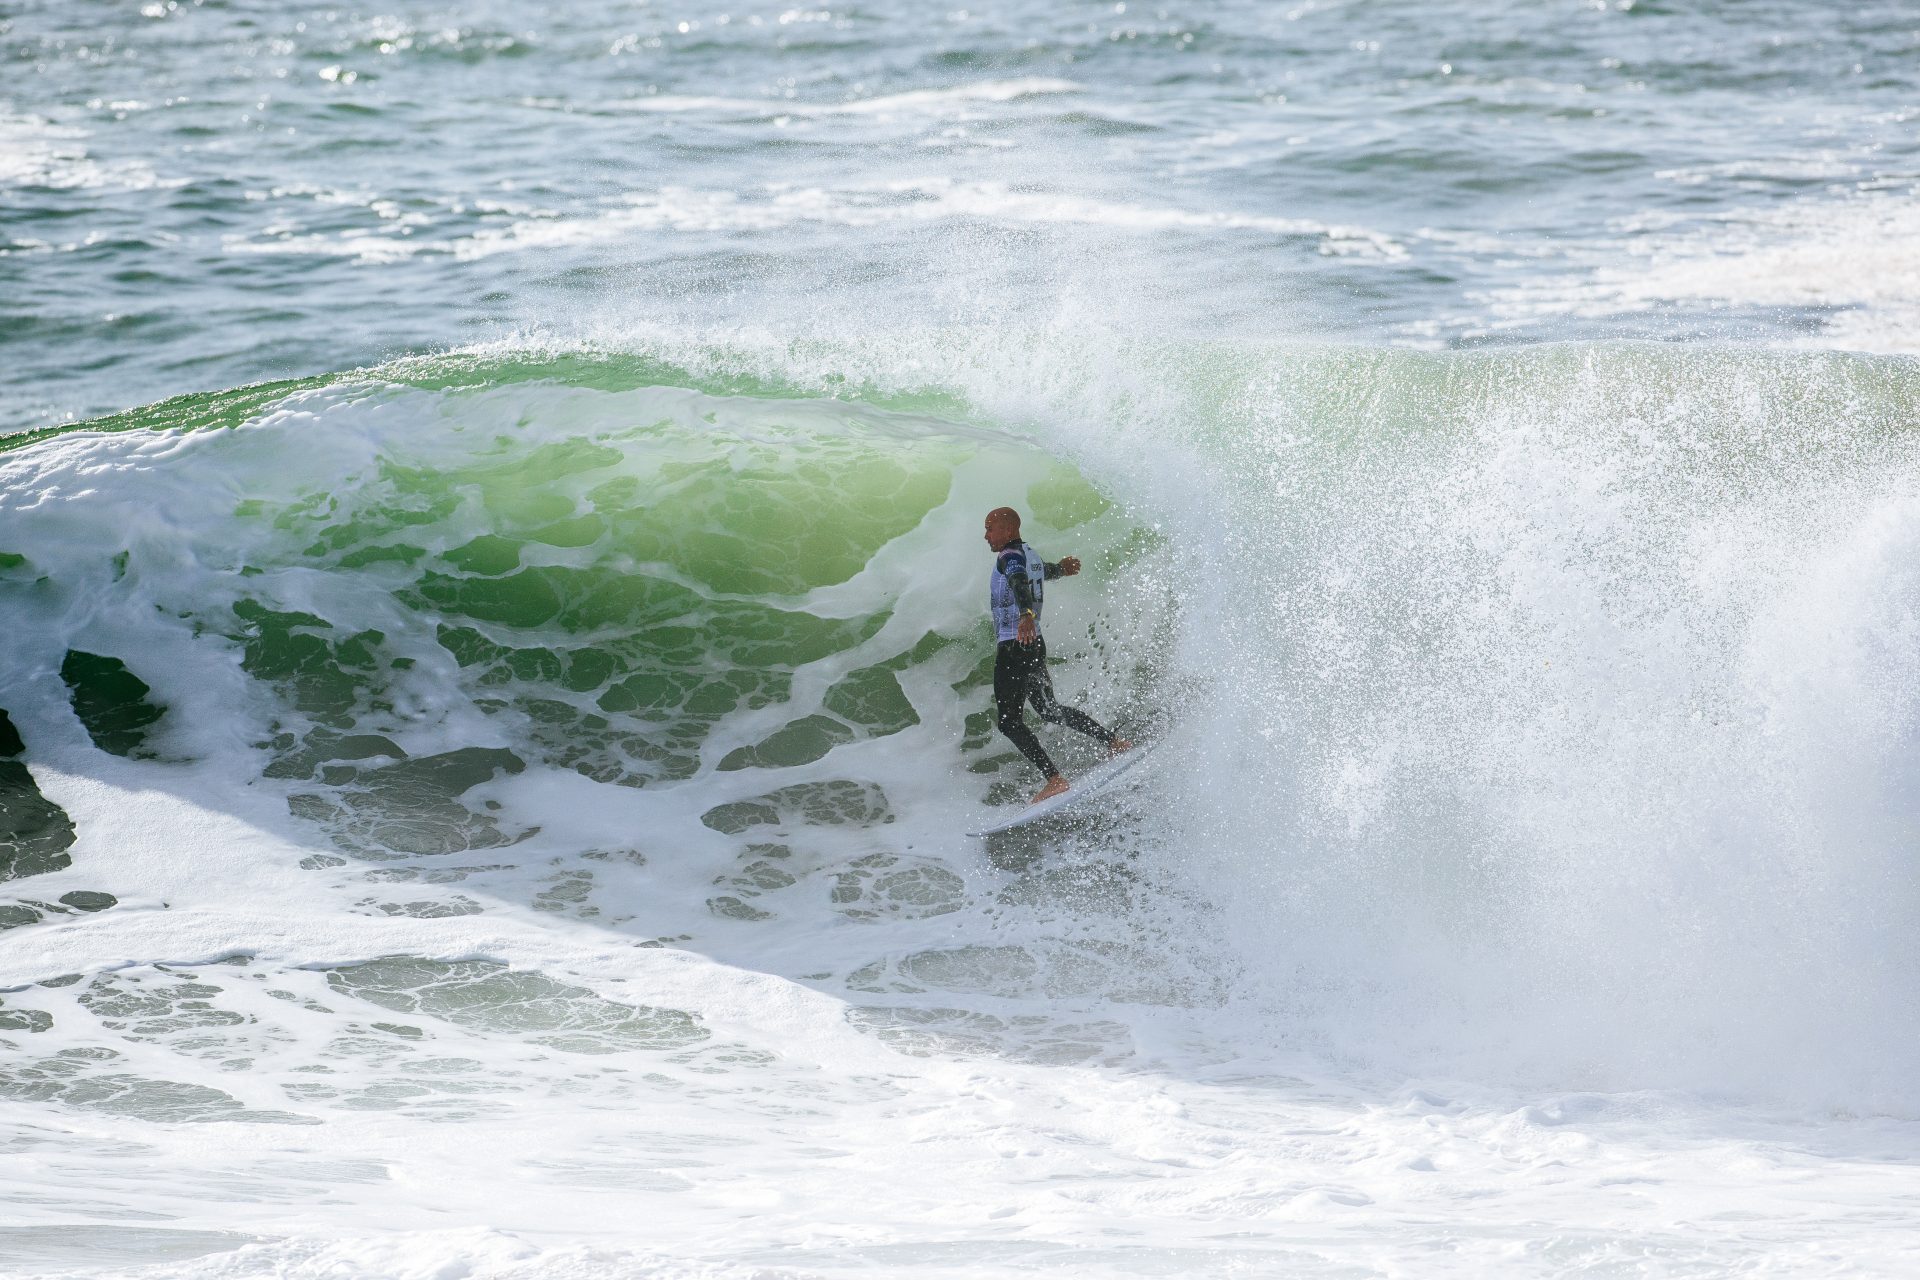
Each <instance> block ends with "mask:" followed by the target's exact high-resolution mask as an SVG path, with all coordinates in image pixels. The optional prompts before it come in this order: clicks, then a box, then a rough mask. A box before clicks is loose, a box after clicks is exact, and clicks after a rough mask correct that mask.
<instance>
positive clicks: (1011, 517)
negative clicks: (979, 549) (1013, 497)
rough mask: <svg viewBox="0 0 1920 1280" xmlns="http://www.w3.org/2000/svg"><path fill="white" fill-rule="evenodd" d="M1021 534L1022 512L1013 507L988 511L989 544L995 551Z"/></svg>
mask: <svg viewBox="0 0 1920 1280" xmlns="http://www.w3.org/2000/svg"><path fill="white" fill-rule="evenodd" d="M1019 536H1020V513H1019V512H1018V511H1015V510H1014V509H1013V508H1012V507H995V508H994V509H993V510H991V511H989V512H987V545H988V546H989V547H992V548H993V549H994V550H995V551H998V550H1000V548H1002V547H1004V546H1006V545H1007V544H1008V543H1009V542H1012V541H1013V540H1014V539H1016V538H1018V537H1019Z"/></svg>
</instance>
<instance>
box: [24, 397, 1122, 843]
mask: <svg viewBox="0 0 1920 1280" xmlns="http://www.w3.org/2000/svg"><path fill="white" fill-rule="evenodd" d="M177 419H178V413H177V407H176V409H169V410H168V411H167V412H166V413H157V416H156V420H155V423H154V424H153V425H155V426H157V427H161V428H163V429H164V428H170V427H173V426H174V425H175V424H176V421H177ZM115 425H120V426H125V427H132V428H134V430H133V431H132V432H130V433H127V434H121V435H115V436H91V435H84V433H83V436H71V437H68V438H67V439H66V440H63V441H50V442H43V444H41V445H35V446H31V447H29V448H27V449H25V450H22V451H20V453H19V454H18V455H16V457H15V459H14V462H15V463H16V464H18V465H19V466H22V467H24V468H25V469H26V470H28V471H32V470H34V469H35V468H36V467H37V468H39V469H40V470H42V471H43V472H45V473H46V474H45V475H43V477H42V478H43V479H45V480H47V481H48V485H47V487H48V489H49V490H50V491H51V490H52V489H58V488H59V485H58V484H57V483H55V481H56V480H57V477H56V476H55V475H54V474H53V473H56V472H60V471H63V470H69V469H72V468H88V469H90V473H91V474H92V475H94V476H95V477H96V478H98V479H99V481H100V483H99V485H98V486H97V487H98V488H99V492H100V498H99V503H100V505H99V506H98V509H88V508H87V507H86V506H85V503H86V501H87V499H85V498H84V497H81V496H78V495H76V494H74V492H73V490H72V489H71V487H69V488H68V489H67V490H65V493H66V495H67V496H65V497H64V498H62V499H61V502H60V503H59V504H56V508H55V510H54V511H53V513H52V516H53V518H57V520H58V521H59V523H60V526H61V529H62V536H60V537H46V536H43V535H44V534H45V533H46V531H47V526H46V525H45V521H46V520H47V519H48V518H49V512H48V511H47V510H40V511H38V512H36V510H34V509H29V508H28V507H27V505H26V504H24V503H22V504H17V505H15V506H14V507H13V509H11V510H8V511H5V512H3V513H0V548H7V547H10V546H12V545H14V544H18V545H19V546H21V547H25V548H32V549H33V553H32V554H30V555H28V554H27V553H24V552H23V553H22V554H23V555H24V556H25V557H26V558H25V559H24V560H23V561H22V563H20V564H18V565H14V566H12V567H11V569H10V574H11V575H12V576H13V577H18V578H19V579H20V580H21V582H22V583H23V584H24V583H26V582H28V581H29V580H33V581H40V580H52V581H55V582H62V583H63V585H66V586H69V587H71V588H74V589H78V590H82V591H86V590H90V589H91V590H92V591H94V592H95V593H97V594H99V595H101V596H102V597H106V598H113V599H121V600H124V601H125V607H124V608H122V607H119V606H114V607H110V608H109V609H107V610H106V611H105V613H104V615H103V616H100V617H97V618H95V619H94V620H93V621H92V622H91V623H89V624H88V625H86V626H83V627H81V628H80V630H81V631H85V632H87V634H85V635H82V634H78V633H75V634H71V635H69V634H64V633H62V634H59V635H54V634H47V635H44V636H42V637H41V638H40V642H41V644H42V646H43V647H45V648H47V649H48V650H49V652H53V651H56V650H59V649H71V650H78V651H84V652H88V653H94V652H99V653H102V654H106V655H108V656H113V657H117V658H119V659H120V660H122V661H124V662H125V663H127V664H128V665H129V667H130V669H131V670H132V671H133V672H134V673H135V674H136V675H138V676H140V677H141V678H142V679H143V680H144V681H145V683H146V685H147V686H148V690H147V693H146V695H145V696H146V697H147V698H148V700H149V701H150V702H151V703H152V704H153V705H154V706H156V707H161V708H165V709H166V710H167V712H168V714H167V715H164V716H161V717H160V718H159V719H158V721H157V722H155V723H153V724H152V725H151V726H150V728H149V729H148V730H147V734H148V737H149V738H150V739H151V742H150V744H149V746H150V749H151V751H152V753H154V754H156V755H158V756H162V757H166V758H171V759H180V758H188V757H191V756H192V755H193V754H194V753H195V751H196V748H197V746H198V745H203V744H204V740H205V739H206V738H207V737H208V734H207V733H206V732H205V731H206V730H207V729H208V727H209V726H211V725H213V724H215V723H221V724H225V723H230V721H231V720H232V718H233V717H234V716H235V715H236V714H241V713H245V714H250V715H251V716H252V717H254V720H253V723H251V724H250V725H249V726H248V727H249V730H250V733H251V735H252V745H253V746H254V747H255V748H257V749H258V750H259V752H260V756H259V758H260V759H261V760H263V761H264V764H263V766H260V767H263V769H264V772H265V774H266V775H267V776H268V777H269V778H271V779H275V780H280V781H283V782H285V783H286V784H287V789H288V796H289V804H290V807H291V808H292V810H293V812H294V813H295V814H296V815H298V816H299V817H301V818H303V819H306V820H310V821H312V822H316V823H318V824H320V826H321V827H323V828H324V829H325V830H326V832H327V833H328V834H329V836H330V837H331V838H332V839H333V840H334V841H335V842H336V843H338V844H339V845H340V846H342V848H343V850H344V851H345V852H347V853H349V854H358V855H360V856H367V857H392V856H396V855H400V856H407V855H420V854H431V853H438V852H448V851H453V850H457V849H467V848H477V847H496V846H502V845H506V844H511V843H515V842H517V841H518V840H520V839H523V838H525V837H526V835H527V834H528V833H529V832H530V831H531V830H532V829H533V828H535V827H537V826H540V825H551V823H552V822H553V821H555V820H556V819H557V818H559V815H549V814H538V813H535V814H527V813H518V814H516V815H514V816H509V815H507V814H503V813H500V812H497V811H496V810H497V808H498V806H495V807H494V808H493V809H489V808H488V807H487V806H486V805H484V804H482V803H478V802H476V801H475V799H474V797H475V796H476V795H478V794H479V792H480V791H483V790H484V789H485V788H483V787H481V786H480V784H481V783H483V782H487V781H489V780H498V779H500V778H503V777H507V776H510V775H517V774H520V773H521V772H522V771H524V770H526V769H527V768H528V767H529V766H532V767H534V768H535V769H536V770H538V769H540V768H557V769H564V770H570V771H573V772H575V773H578V774H581V775H584V776H586V777H588V778H590V779H593V780H595V781H597V782H601V783H608V784H615V785H619V786H623V787H633V788H652V789H655V790H660V789H662V788H667V789H672V790H674V791H676V792H678V793H680V794H683V796H684V803H682V804H676V805H673V806H669V807H667V809H668V811H670V812H672V813H674V814H678V815H681V816H684V817H687V818H689V819H691V818H694V817H697V816H698V815H699V814H702V813H707V812H710V811H712V810H713V809H714V808H715V807H716V806H722V805H726V804H733V803H738V802H741V801H750V800H752V799H753V798H754V797H755V796H756V795H763V794H765V793H768V792H771V791H776V790H779V789H780V787H781V786H783V785H784V786H792V785H796V784H811V783H820V782H826V781H833V780H836V779H838V780H841V781H849V782H857V783H859V784H860V785H863V786H869V785H871V786H877V787H880V788H881V789H882V790H883V791H884V792H885V793H886V794H887V795H888V796H889V797H890V798H889V800H888V801H887V803H888V805H889V806H896V805H898V804H899V803H901V800H902V798H903V797H908V798H911V797H916V796H917V797H922V798H925V799H928V800H937V801H943V802H944V801H948V800H950V799H951V798H952V797H953V796H956V795H963V796H964V797H965V799H966V800H967V801H968V802H976V801H977V800H978V799H979V798H980V795H981V788H980V787H979V785H978V783H977V782H974V781H971V780H970V779H969V775H967V774H966V773H965V772H963V771H962V770H961V769H960V768H959V766H960V764H961V763H962V762H963V761H964V762H965V763H966V765H967V766H968V767H970V768H972V769H973V770H975V771H977V772H978V773H980V774H982V775H985V776H987V777H988V778H990V779H995V780H997V779H998V778H999V776H1000V775H1001V773H1002V770H1007V772H1008V773H1009V774H1010V773H1012V772H1013V770H1010V769H1007V766H1009V765H1010V764H1012V763H1013V760H1012V758H1011V756H1010V753H1006V752H1004V751H1001V750H1000V749H999V744H997V743H995V742H993V741H992V739H991V735H990V730H989V725H988V721H987V715H986V701H987V699H986V694H985V689H984V684H985V665H984V664H986V663H987V662H988V660H989V658H990V644H989V641H988V637H987V635H986V631H985V626H984V623H983V621H982V618H983V609H982V607H981V606H982V601H983V598H984V585H983V580H984V575H985V568H984V565H983V564H982V563H981V562H980V556H979V555H978V548H977V545H976V543H977V539H976V538H975V537H974V536H973V530H974V527H975V526H976V525H977V523H978V520H979V513H980V511H982V510H984V509H986V507H988V506H992V505H998V504H999V503H1001V502H1005V501H1009V500H1011V501H1015V502H1018V503H1021V504H1023V505H1024V507H1025V509H1026V510H1027V511H1028V513H1029V519H1030V521H1031V522H1032V524H1033V527H1034V528H1035V530H1036V532H1037V533H1038V535H1039V536H1041V537H1046V538H1050V539H1055V540H1062V539H1064V540H1067V541H1060V542H1059V543H1058V545H1059V547H1060V551H1056V552H1054V553H1055V554H1059V553H1061V552H1062V551H1065V550H1072V551H1073V552H1075V553H1076V554H1079V555H1080V556H1081V557H1082V558H1083V559H1084V560H1086V561H1087V563H1088V567H1089V575H1088V577H1089V582H1090V583H1091V584H1092V585H1094V586H1095V587H1096V588H1099V587H1101V586H1102V585H1103V584H1106V585H1109V586H1110V585H1111V584H1112V582H1113V581H1114V580H1115V578H1116V576H1118V575H1120V574H1121V573H1122V571H1123V570H1125V569H1126V568H1127V567H1128V566H1129V565H1133V564H1135V563H1137V562H1138V560H1139V559H1140V558H1141V557H1142V556H1143V555H1144V554H1145V551H1146V549H1147V547H1148V541H1149V540H1148V539H1147V537H1146V535H1144V534H1143V533H1142V532H1141V531H1140V530H1139V529H1138V528H1137V527H1135V526H1134V525H1132V524H1131V523H1130V522H1129V521H1128V520H1127V519H1126V518H1125V517H1124V516H1123V515H1122V514H1121V513H1120V512H1119V511H1117V510H1116V509H1115V508H1114V507H1113V506H1112V505H1111V504H1110V503H1109V502H1108V501H1107V500H1106V499H1104V498H1103V497H1102V496H1101V495H1100V494H1098V493H1097V492H1096V491H1095V490H1094V489H1093V488H1092V487H1091V486H1089V485H1088V484H1087V483H1086V482H1085V481H1084V480H1082V479H1081V478H1080V477H1079V476H1078V475H1077V474H1075V473H1074V472H1073V471H1072V470H1071V469H1070V468H1068V467H1066V466H1065V465H1063V464H1062V463H1060V462H1059V461H1057V460H1056V459H1053V458H1051V457H1049V456H1047V455H1046V454H1044V453H1043V452H1041V451H1040V450H1038V449H1036V448H1035V447H1033V446H1032V445H1030V444H1027V443H1024V442H1021V441H1018V440H1016V439H1014V438H1012V437H1010V436H1007V435H1005V434H1002V433H997V432H993V431H989V430H981V429H979V428H977V427H963V426H959V425H956V424H955V423H954V422H953V421H952V420H951V419H947V418H942V417H936V416H932V415H928V414H924V413H915V412H906V411H901V410H898V409H887V408H877V407H872V406H865V405H859V404H850V403H845V402H840V401H833V400H821V399H803V398H796V397H793V396H790V395H788V396H778V397H775V396H751V395H731V394H715V393H713V392H710V391H702V390H699V389H696V388H689V387H682V386H616V387H610V388H609V387H601V386H579V385H566V384H555V383H552V382H543V381H531V382H529V381H524V380H518V381H516V380H509V381H506V382H504V383H501V382H490V383H484V384H481V385H468V386H460V387H435V388H424V387H405V386H392V385H383V386H378V387H370V386H367V385H365V384H359V383H344V384H336V385H315V386H309V387H305V388H301V389H297V390H296V391H295V392H293V393H292V394H291V395H289V396H287V397H286V398H284V399H282V400H279V401H276V402H274V403H272V404H269V405H266V406H256V407H254V409H253V411H252V412H250V413H248V414H246V415H244V416H242V417H241V418H240V420H239V421H237V422H209V423H205V424H195V423H188V424H185V425H189V426H191V425H217V426H224V427H231V428H233V429H231V430H221V431H205V432H193V433H188V434H184V435H178V436H176V435H175V434H174V433H172V432H168V434H167V436H165V437H163V438H162V439H164V441H165V446H164V448H161V447H158V439H157V438H156V437H154V436H153V435H152V434H151V433H150V432H148V431H143V430H140V428H141V427H142V426H143V424H142V423H141V422H140V421H139V419H138V415H131V420H129V421H128V422H125V423H119V424H115ZM123 500H124V502H127V503H131V504H134V505H135V506H136V507H137V508H138V509H143V510H149V511H164V512H166V513H168V515H167V519H166V520H165V521H152V522H144V523H143V522H136V523H134V524H132V525H131V526H129V525H128V524H127V523H126V522H122V521H116V520H114V519H112V518H110V517H109V513H108V510H107V507H108V506H109V505H111V506H114V507H116V508H119V509H124V507H123V506H122V502H123ZM76 531H77V532H76ZM102 565H113V566H115V567H114V568H113V569H112V571H111V572H112V574H113V575H117V581H116V583H114V584H109V583H107V582H105V581H99V582H94V581H91V579H93V578H97V577H99V576H100V575H101V568H100V567H101V566H102ZM125 584H134V590H133V591H131V592H129V591H127V590H126V589H125ZM1104 595H1105V592H1103V591H1100V590H1096V591H1094V592H1087V593H1083V596H1082V599H1083V601H1084V604H1082V605H1080V606H1077V607H1076V609H1075V610H1074V611H1070V612H1067V613H1066V614H1065V616H1064V617H1063V618H1062V621H1061V622H1060V623H1059V624H1056V625H1057V627H1058V628H1059V630H1058V632H1057V634H1058V635H1059V636H1060V637H1061V639H1064V640H1066V641H1067V644H1066V652H1067V653H1068V654H1072V653H1073V652H1074V650H1075V649H1076V648H1078V649H1080V650H1082V651H1084V652H1085V653H1095V652H1098V653H1115V654H1117V653H1118V651H1119V650H1120V649H1121V648H1124V647H1125V646H1109V645H1108V644H1107V641H1108V640H1109V639H1110V638H1111V632H1112V630H1113V627H1114V625H1115V618H1116V613H1115V611H1113V610H1111V609H1109V608H1108V607H1107V605H1106V604H1105V603H1104V602H1103V599H1102V597H1103V596H1104ZM116 610H117V611H116ZM1124 612H1125V611H1124V610H1122V611H1120V613H1124ZM41 621H42V623H43V624H44V625H45V626H46V627H48V628H52V629H57V628H58V627H59V626H60V625H62V624H60V623H57V622H56V620H55V615H54V614H53V613H52V612H49V613H46V614H44V615H43V616H42V619H41ZM161 633H165V634H164V637H163V636H162V635H161ZM163 639H164V643H160V641H162V640H163ZM1056 643H1057V644H1058V643H1060V640H1056ZM163 650H165V651H169V652H180V653H184V654H188V655H197V659H196V660H192V661H185V662H181V663H173V664H169V665H167V666H166V667H165V668H156V669H148V668H149V664H147V663H144V662H143V651H145V652H149V653H151V652H160V651H163ZM233 653H238V655H239V657H240V665H241V668H242V670H243V671H244V672H245V674H246V675H247V676H248V677H249V678H250V680H251V682H252V684H253V685H254V687H255V688H256V689H257V690H259V691H261V692H264V693H266V694H267V695H268V696H267V697H265V698H264V699H254V698H249V699H248V700H247V703H246V706H245V707H241V706H236V705H234V703H233V701H232V689H231V687H230V686H229V685H226V684H223V683H222V682H221V681H220V680H219V679H217V678H214V672H213V669H214V668H216V667H221V666H226V667H228V669H230V659H229V658H228V656H227V655H230V654H233ZM1117 661H1118V659H1117V657H1116V659H1115V662H1116V663H1117ZM1109 665H1112V664H1109V663H1108V662H1106V661H1105V660H1103V661H1102V662H1099V663H1095V664H1092V665H1091V666H1089V667H1088V668H1087V674H1088V676H1089V678H1093V679H1106V678H1108V677H1112V678H1114V679H1116V680H1118V681H1119V682H1120V683H1121V684H1124V683H1125V682H1126V681H1127V680H1129V679H1131V678H1132V675H1133V673H1132V672H1131V671H1125V670H1121V669H1120V667H1119V666H1117V665H1114V666H1113V670H1108V669H1107V668H1108V666H1109ZM970 712H971V713H972V714H969V713H970ZM196 730H198V731H196ZM1005 785H1006V786H1017V785H1018V784H1017V783H1014V782H1011V781H1009V782H1007V783H1006V784H1005ZM663 794H665V793H664V792H663ZM703 829H704V830H706V831H709V832H711V831H712V830H713V824H711V823H709V824H706V826H705V827H704V828H703Z"/></svg>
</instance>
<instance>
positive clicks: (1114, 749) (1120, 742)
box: [1107, 738, 1133, 756]
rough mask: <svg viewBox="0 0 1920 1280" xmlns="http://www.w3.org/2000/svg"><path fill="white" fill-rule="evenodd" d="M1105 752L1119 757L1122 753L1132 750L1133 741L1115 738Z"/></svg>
mask: <svg viewBox="0 0 1920 1280" xmlns="http://www.w3.org/2000/svg"><path fill="white" fill-rule="evenodd" d="M1107 750H1108V752H1110V753H1111V754H1113V755H1116V756H1117V755H1119V754H1120V753H1121V752H1122V751H1131V750H1133V739H1132V738H1115V739H1114V740H1113V741H1112V742H1109V743H1108V744H1107Z"/></svg>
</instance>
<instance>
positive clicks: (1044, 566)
mask: <svg viewBox="0 0 1920 1280" xmlns="http://www.w3.org/2000/svg"><path fill="white" fill-rule="evenodd" d="M1040 568H1041V570H1042V571H1043V572H1042V574H1041V576H1042V577H1044V578H1045V579H1046V580H1047V581H1048V582H1052V581H1053V580H1054V579H1055V578H1057V577H1059V576H1060V566H1059V565H1058V564H1055V563H1054V562H1053V561H1051V560H1043V561H1041V562H1040Z"/></svg>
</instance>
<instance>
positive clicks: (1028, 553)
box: [987, 538, 1048, 640]
mask: <svg viewBox="0 0 1920 1280" xmlns="http://www.w3.org/2000/svg"><path fill="white" fill-rule="evenodd" d="M1047 576H1048V575H1047V564H1046V562H1045V561H1044V560H1042V559H1041V558H1040V556H1039V553H1038V552H1036V551H1035V550H1034V549H1033V548H1032V547H1029V546H1028V545H1027V544H1026V543H1024V542H1022V541H1020V540H1019V539H1018V538H1016V539H1014V540H1013V541H1012V542H1009V543H1008V544H1007V545H1006V546H1004V547H1002V548H1000V554H999V555H997V556H995V557H994V558H993V577H992V578H991V579H989V580H988V587H987V607H988V608H989V609H990V610H991V611H992V613H993V631H994V635H995V637H996V638H998V639H1000V640H1012V639H1014V638H1015V633H1016V632H1018V631H1019V629H1020V615H1021V614H1022V613H1023V612H1025V611H1026V610H1028V609H1032V610H1033V625H1034V626H1035V627H1038V626H1039V625H1040V605H1041V602H1042V600H1043V599H1044V597H1045V595H1046V580H1047Z"/></svg>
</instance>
